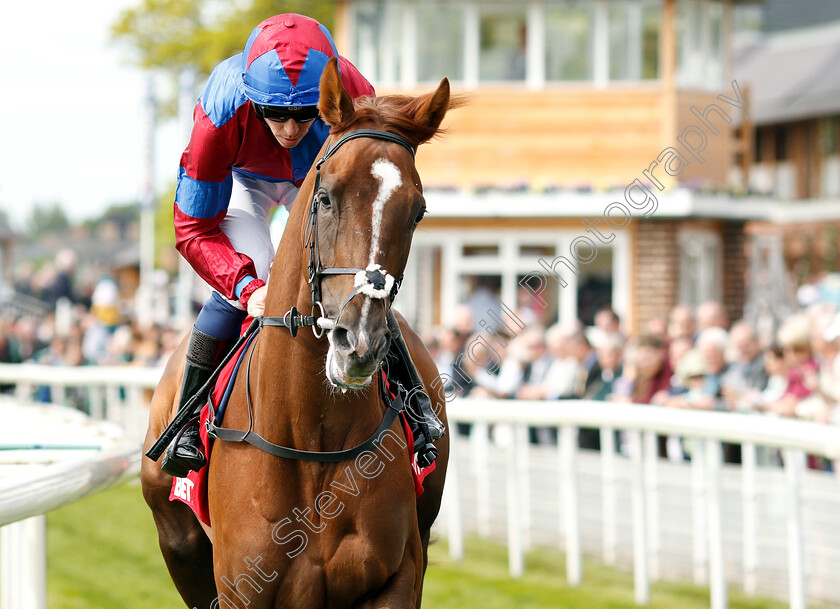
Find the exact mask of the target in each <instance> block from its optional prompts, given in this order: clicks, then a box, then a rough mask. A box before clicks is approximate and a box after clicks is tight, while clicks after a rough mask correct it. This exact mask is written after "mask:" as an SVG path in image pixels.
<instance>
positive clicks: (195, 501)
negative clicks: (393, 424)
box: [169, 346, 435, 526]
mask: <svg viewBox="0 0 840 609" xmlns="http://www.w3.org/2000/svg"><path fill="white" fill-rule="evenodd" d="M243 348H244V346H243ZM238 359H239V357H238V355H237V356H236V357H232V358H231V360H230V362H228V364H227V365H226V366H225V368H224V370H222V372H221V374H219V378H218V379H217V380H216V386H215V388H214V389H213V393H212V396H211V397H212V400H213V403H214V404H220V403H221V400H222V396H223V395H224V393H225V390H226V389H227V386H228V384H229V383H232V382H233V380H234V379H233V377H234V373H235V371H236V369H237V366H236V362H237V360H238ZM386 386H387V381H386ZM389 391H390V388H389ZM391 396H392V397H393V393H392V394H391ZM209 416H210V409H209V407H208V406H207V405H206V404H205V406H204V408H202V409H201V418H200V419H199V429H200V432H201V442H202V444H203V445H204V454H205V455H207V462H208V464H209V463H210V450H211V448H212V447H213V444H212V442H211V441H210V438H208V437H207V426H206V423H207V418H208V417H209ZM221 418H222V417H221V416H220V414H219V413H218V412H217V413H216V424H217V425H221V423H222V421H221ZM400 420H401V421H402V427H403V432H404V433H405V437H406V439H407V440H408V442H407V444H408V448H407V450H408V455H409V459H410V460H411V473H412V475H413V477H414V492H415V494H416V496H417V497H419V496H420V495H422V494H423V481H424V480H425V479H426V476H428V475H429V474H431V473H432V472H433V471H435V463H432V464H431V465H430V466H428V467H425V468H421V467H420V466H419V465H418V464H417V455H416V454H414V450H413V447H414V440H413V434H412V433H411V427H410V426H409V424H408V421H407V420H406V418H405V415H404V414H403V413H400ZM208 469H209V465H205V466H204V467H203V468H201V469H200V470H199V471H197V472H190V473H189V474H188V475H187V477H186V478H173V479H172V490H171V491H170V493H169V500H170V501H181V502H182V503H186V504H187V505H188V506H190V508H191V509H192V511H193V512H195V515H196V516H197V517H198V519H199V520H201V522H203V523H204V524H206V525H207V526H210V510H209V508H208V505H207V471H208Z"/></svg>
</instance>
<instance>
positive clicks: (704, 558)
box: [0, 364, 840, 609]
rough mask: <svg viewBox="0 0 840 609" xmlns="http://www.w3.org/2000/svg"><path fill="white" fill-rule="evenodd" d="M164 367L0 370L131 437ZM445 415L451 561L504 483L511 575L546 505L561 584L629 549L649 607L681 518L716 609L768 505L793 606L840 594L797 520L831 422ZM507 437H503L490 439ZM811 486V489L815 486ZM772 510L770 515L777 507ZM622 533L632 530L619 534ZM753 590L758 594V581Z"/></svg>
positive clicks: (836, 484)
mask: <svg viewBox="0 0 840 609" xmlns="http://www.w3.org/2000/svg"><path fill="white" fill-rule="evenodd" d="M161 372H162V371H161V370H160V369H140V368H132V367H81V368H76V367H49V366H36V365H10V364H6V365H0V384H14V385H16V387H17V389H16V393H17V395H18V396H20V397H23V398H28V397H29V396H30V393H31V392H32V390H33V389H34V388H35V387H37V386H43V385H48V386H50V387H51V388H52V392H53V399H56V398H58V401H61V398H62V397H64V396H66V395H67V392H68V391H69V390H71V389H84V390H85V391H86V392H87V399H88V400H89V411H90V412H91V414H92V416H93V417H94V418H102V419H105V420H109V421H113V422H117V423H119V424H120V425H122V426H123V427H124V428H126V430H127V431H128V434H129V436H130V437H132V438H141V437H142V434H143V432H144V431H145V427H146V421H147V418H148V401H149V397H150V390H151V389H154V387H155V386H156V385H157V382H158V380H159V378H160V375H161ZM449 418H450V421H451V422H452V423H453V424H454V423H458V422H461V423H469V424H471V425H472V433H471V436H470V439H469V440H468V441H465V440H464V438H463V437H459V436H458V435H457V434H455V433H454V432H453V433H452V434H451V439H452V443H453V448H452V451H453V458H452V459H451V465H450V471H449V476H448V480H447V490H446V505H447V511H446V514H447V517H446V518H445V519H444V520H443V521H442V522H441V525H442V526H445V527H446V529H447V535H448V536H449V539H450V552H451V553H452V555H453V557H455V558H460V557H461V556H463V552H464V549H463V548H464V546H463V535H464V528H465V523H467V524H468V527H467V528H469V526H472V527H473V528H474V529H475V530H476V532H477V533H479V534H485V535H487V534H490V533H491V532H492V530H491V529H492V528H493V522H492V516H493V514H492V512H493V510H494V509H496V507H497V506H494V504H493V501H494V500H495V499H494V495H493V492H494V491H495V490H496V489H497V488H500V487H501V488H504V491H505V495H504V498H503V499H502V501H501V503H502V504H503V505H502V510H503V511H504V518H505V522H506V525H503V528H504V530H505V535H506V538H507V543H508V548H509V567H510V572H511V574H512V575H513V576H519V575H521V574H522V572H523V570H524V552H525V551H526V549H527V548H528V547H530V545H531V541H532V540H531V537H533V536H534V535H543V534H544V531H545V527H543V528H542V529H540V528H539V527H538V526H537V525H539V523H538V522H537V521H538V520H539V518H541V517H542V518H545V517H546V512H547V513H548V514H549V516H548V519H549V521H553V523H554V525H555V526H554V532H555V533H557V532H559V534H560V535H559V539H562V540H563V542H564V545H565V549H566V552H567V578H568V581H569V583H570V584H571V585H577V584H578V583H580V581H581V578H582V577H583V566H582V565H583V563H582V554H583V551H584V549H586V550H587V552H589V553H592V550H593V547H597V548H598V549H600V553H601V556H602V558H603V560H604V562H606V563H607V564H616V563H617V562H621V560H622V557H623V554H622V553H623V552H624V550H626V549H627V548H628V547H630V548H632V551H631V553H630V555H629V557H628V559H627V562H629V564H631V565H632V568H633V572H634V582H635V597H636V601H637V602H638V603H639V604H647V603H648V602H649V599H650V582H651V581H652V580H655V579H657V578H659V577H661V576H662V575H663V574H664V573H666V572H669V573H670V572H672V571H669V569H671V568H672V566H673V564H672V563H674V562H676V561H677V559H679V558H680V557H675V556H673V555H670V554H666V552H668V551H672V550H669V549H668V547H667V546H668V542H669V535H670V534H671V531H670V530H668V527H670V526H672V524H671V523H672V522H676V521H678V520H682V521H685V522H687V526H688V533H687V537H688V542H687V543H686V544H684V545H686V546H687V547H688V548H690V550H689V557H688V560H689V561H690V566H689V570H688V573H689V575H688V578H693V579H694V581H695V582H697V583H701V584H705V583H708V585H709V587H710V589H711V605H712V608H713V609H723V608H724V607H726V606H727V587H726V586H727V581H728V580H729V581H730V582H731V581H732V580H733V576H734V574H737V575H738V576H739V577H740V581H741V583H742V585H743V588H744V591H745V592H747V593H748V594H754V593H756V591H757V590H758V589H759V586H758V583H757V582H758V581H759V580H758V576H759V575H760V569H759V567H760V566H761V564H762V562H764V561H766V557H765V554H766V553H767V550H766V547H765V546H766V543H765V535H766V533H765V530H764V528H763V527H764V520H765V519H766V518H765V517H766V511H767V505H768V504H772V507H773V509H774V510H776V511H779V510H781V511H782V512H783V515H782V516H781V519H782V520H781V522H782V523H783V528H784V530H785V534H784V536H783V540H782V541H781V542H779V547H778V548H777V547H773V548H772V550H773V551H774V552H776V553H777V554H778V553H779V552H782V553H783V554H784V555H785V557H784V559H783V568H784V569H786V571H787V577H786V582H787V583H786V586H785V592H786V593H787V595H788V598H789V602H790V606H791V607H792V608H793V609H805V607H806V598H807V591H808V590H809V589H810V590H813V589H815V588H818V591H817V592H818V594H815V596H820V594H819V593H820V592H825V594H823V595H821V596H825V597H826V598H831V599H833V600H834V602H840V580H834V581H827V583H825V585H824V586H823V588H820V587H819V586H815V585H813V584H814V581H816V579H815V577H811V579H810V580H809V570H810V571H814V572H815V571H816V570H817V568H816V566H814V564H813V563H814V560H813V559H812V558H811V554H812V553H811V550H810V549H809V546H808V545H807V543H808V541H809V539H808V535H806V533H808V531H810V530H811V529H808V530H806V525H808V524H809V522H810V521H807V519H806V518H805V517H806V516H808V513H807V510H809V509H810V510H811V511H814V509H812V507H813V506H815V505H817V502H818V501H822V497H823V496H828V497H829V498H830V500H831V501H834V500H835V499H836V500H837V505H836V507H833V508H832V509H834V510H835V511H836V510H840V481H838V480H837V479H835V478H833V477H830V476H824V478H825V480H821V481H819V482H818V483H816V482H813V481H812V477H813V476H812V472H806V467H805V462H806V455H818V456H822V457H825V458H827V459H830V460H834V459H840V429H838V428H834V427H828V426H820V425H815V424H810V423H804V422H799V421H791V420H787V419H774V418H771V417H767V416H760V415H742V414H735V413H715V412H695V411H682V410H669V409H663V408H655V407H646V406H639V405H626V404H612V403H605V402H591V401H562V402H523V401H510V400H506V401H497V400H455V401H454V402H452V403H450V404H449ZM529 426H532V427H549V428H555V429H557V430H558V434H559V438H560V441H559V450H557V448H556V447H540V446H535V445H533V444H530V443H529V442H528V431H527V428H528V427H529ZM453 427H454V425H453ZM491 427H493V428H495V429H496V430H497V431H503V430H507V434H504V433H497V434H496V438H497V440H495V441H491V440H490V437H489V432H488V430H489V429H490V428H491ZM580 427H586V428H598V429H600V438H601V452H600V453H594V454H593V453H592V451H579V450H578V447H577V440H576V430H577V428H580ZM615 431H621V433H622V434H623V437H624V438H625V439H626V449H625V451H624V453H623V454H622V453H620V452H618V451H617V450H616V445H615ZM657 435H663V436H675V437H678V438H681V439H682V442H683V443H684V444H685V445H686V447H688V448H689V449H690V452H691V454H692V455H693V458H692V460H691V462H690V463H682V464H673V463H669V462H667V461H665V460H663V459H659V458H658V457H657V450H656V443H657ZM505 436H506V437H507V440H506V441H499V440H498V438H504V437H505ZM721 442H729V443H734V444H740V445H741V447H742V465H740V466H737V467H731V466H729V465H724V464H722V459H721V450H720V443H721ZM763 447H769V448H770V449H772V450H774V451H779V454H780V455H781V457H782V459H781V462H782V463H783V464H784V466H783V469H779V467H764V466H762V465H760V464H759V461H760V459H759V457H758V456H757V455H760V454H762V453H761V451H764V452H766V450H767V448H763ZM493 458H497V460H498V462H497V465H498V466H499V467H500V473H499V474H497V475H496V478H493V477H492V475H491V472H490V471H489V468H488V466H487V464H486V461H487V460H488V459H490V460H492V459H493ZM541 460H542V461H541ZM545 463H550V464H551V468H550V470H551V473H550V474H549V478H550V479H551V480H553V482H551V484H552V485H554V486H556V490H555V491H554V495H553V497H552V498H551V499H550V500H547V499H546V498H545V497H544V496H539V495H538V493H539V488H540V484H542V482H541V480H543V479H538V478H539V476H544V475H545V472H544V471H543V470H541V469H540V467H541V464H545ZM546 471H548V470H546ZM501 472H504V473H501ZM782 472H783V473H782ZM502 480H504V484H502V483H501V482H502ZM593 480H595V481H597V482H596V483H595V484H594V486H595V487H596V490H597V500H596V501H590V500H589V499H587V497H589V498H591V497H592V496H594V495H593V489H592V487H593ZM675 480H676V482H675ZM543 481H544V480H543ZM815 484H818V485H821V486H819V488H816V487H814V485H815ZM669 485H670V486H669ZM680 485H682V486H680ZM768 485H769V486H770V487H772V488H773V489H775V491H776V492H777V493H780V494H779V496H778V497H776V499H777V500H778V501H773V502H769V501H766V500H765V497H766V495H767V491H766V488H765V487H768ZM733 487H734V488H735V490H734V491H733V490H732V488H733ZM535 488H536V489H537V492H535V490H534V489H535ZM669 489H670V490H671V491H673V492H672V493H671V495H674V494H675V493H676V494H677V495H678V496H679V500H681V501H686V502H687V504H686V505H685V506H683V507H684V511H685V512H686V513H679V512H678V511H677V510H675V509H674V508H673V505H672V504H673V501H672V498H669V499H668V501H670V502H671V503H666V502H665V499H664V498H665V497H666V495H667V493H668V491H669ZM803 489H804V491H803ZM470 493H472V495H470ZM543 494H545V493H543ZM669 497H671V496H669ZM470 499H472V500H473V501H474V504H475V505H474V509H475V517H474V518H473V517H472V514H471V515H470V518H465V509H466V506H467V503H468V501H469V500H470ZM583 500H586V501H587V502H589V503H582V501H583ZM779 503H780V504H781V506H779V505H777V504H779ZM625 504H626V505H625ZM733 504H737V506H735V505H733ZM593 506H595V507H596V508H597V509H593ZM782 507H783V509H782ZM732 510H736V511H737V512H738V513H737V522H736V523H735V527H736V528H737V530H738V533H739V538H738V547H736V548H735V549H734V550H733V546H732V542H731V540H730V539H729V537H731V536H727V535H726V534H725V533H726V531H725V526H726V525H729V526H728V528H731V526H732V518H733V516H732V514H731V512H732ZM593 512H595V513H597V515H598V518H599V521H598V523H597V525H598V530H597V533H594V532H593V527H592V526H590V524H591V518H592V516H593ZM675 512H678V513H675ZM775 516H778V514H776V513H775V512H774V517H775ZM581 523H583V524H585V525H586V527H587V528H582V527H581ZM628 531H630V532H632V536H631V538H630V539H629V540H626V539H625V537H626V536H627V533H628ZM832 534H833V533H832ZM811 536H813V535H811ZM838 539H840V528H837V533H836V538H835V539H832V540H830V541H828V542H826V544H825V545H826V546H827V548H828V549H827V550H826V552H828V553H829V554H830V556H829V557H828V558H824V557H821V558H820V564H822V563H823V562H825V563H827V564H831V565H834V564H837V567H838V568H837V569H835V571H836V572H840V551H838V550H837V548H838V547H840V542H838ZM625 541H626V543H624V542H625ZM774 543H775V542H774ZM597 551H598V550H597V549H596V552H597ZM832 552H833V554H831V553H832ZM736 556H737V558H733V557H736ZM809 561H810V562H809ZM832 561H834V562H832ZM809 565H810V566H809ZM727 576H729V577H727ZM777 579H778V578H777ZM811 580H813V581H811ZM809 584H811V585H809ZM821 585H822V584H821ZM832 586H833V588H832ZM760 589H761V591H762V593H764V592H766V587H765V585H764V583H762V585H761V587H760Z"/></svg>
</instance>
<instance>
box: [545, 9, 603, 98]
mask: <svg viewBox="0 0 840 609" xmlns="http://www.w3.org/2000/svg"><path fill="white" fill-rule="evenodd" d="M545 17H546V21H545V23H546V36H545V46H546V48H545V66H546V68H545V74H546V80H550V81H557V80H592V79H593V78H594V70H595V67H594V66H595V62H594V44H595V17H594V15H593V9H592V6H591V5H588V4H582V3H581V4H578V3H570V4H568V5H561V6H551V7H550V8H547V9H546V12H545Z"/></svg>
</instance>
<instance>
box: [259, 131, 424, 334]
mask: <svg viewBox="0 0 840 609" xmlns="http://www.w3.org/2000/svg"><path fill="white" fill-rule="evenodd" d="M359 138H367V139H374V140H382V141H385V142H392V143H394V144H399V145H400V146H402V147H403V148H405V149H406V150H408V152H409V153H410V154H411V158H412V159H413V158H414V155H415V151H414V148H413V147H412V145H411V143H410V142H409V141H408V140H407V139H405V138H404V137H403V136H401V135H399V134H396V133H391V132H389V131H380V130H378V129H356V130H354V131H348V132H347V133H345V134H344V135H342V136H341V137H340V138H338V139H337V140H336V141H335V143H334V144H332V145H330V143H329V142H328V143H327V148H326V150H325V151H324V155H323V156H322V157H321V158H320V159H318V161H317V162H316V163H315V170H316V174H315V186H314V187H313V189H312V201H311V203H310V206H309V215H308V216H307V219H306V231H305V233H304V239H306V240H307V241H308V243H307V248H308V249H309V278H308V282H309V284H310V286H311V292H312V315H302V314H300V312H299V311H298V310H297V308H296V307H292V308H291V309H289V311H287V312H286V314H285V315H283V316H282V317H263V318H262V322H261V323H262V325H264V326H275V327H281V328H288V330H289V332H290V333H291V335H292V336H297V331H298V328H301V327H312V328H313V330H312V332H313V333H314V334H315V337H316V338H321V337H322V336H323V335H324V331H325V330H331V329H332V328H333V327H334V326H335V324H336V323H337V322H338V319H339V318H340V317H341V313H342V311H344V308H345V307H346V306H347V305H348V304H350V301H351V300H353V298H355V297H356V296H357V295H358V294H367V295H368V296H370V297H371V298H385V297H387V298H388V299H389V300H390V302H391V303H393V302H394V298H396V296H397V292H398V291H399V289H400V285H401V284H402V278H400V279H398V280H395V279H394V278H393V277H392V276H391V275H389V274H388V273H387V271H385V270H384V269H382V268H380V267H379V265H378V264H373V265H370V266H368V267H367V268H366V269H359V268H350V267H329V268H325V267H324V265H323V264H321V252H320V248H319V247H318V208H319V204H320V201H319V197H318V190H319V188H320V186H321V166H322V165H323V164H324V163H325V162H326V161H328V160H329V159H330V158H331V157H332V156H333V155H334V154H335V153H336V152H337V151H338V149H339V148H341V147H342V146H343V145H344V144H346V143H347V142H349V141H351V140H355V139H359ZM331 275H355V276H356V278H355V281H354V289H353V291H352V292H351V293H350V294H349V295H348V296H347V298H345V299H344V302H343V303H342V304H341V306H340V307H339V310H338V313H337V314H336V316H335V319H330V318H328V317H327V316H326V315H325V312H324V306H323V304H322V303H321V280H322V279H323V278H324V276H331ZM317 310H320V312H321V315H320V317H318V316H316V315H315V312H316V311H317ZM315 327H318V328H320V332H318V331H317V330H315V329H314V328H315Z"/></svg>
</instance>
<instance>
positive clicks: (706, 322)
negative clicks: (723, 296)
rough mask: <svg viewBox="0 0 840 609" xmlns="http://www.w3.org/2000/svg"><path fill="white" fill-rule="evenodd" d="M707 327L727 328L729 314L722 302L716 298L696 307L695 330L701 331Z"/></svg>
mask: <svg viewBox="0 0 840 609" xmlns="http://www.w3.org/2000/svg"><path fill="white" fill-rule="evenodd" d="M709 328H723V329H724V330H727V329H728V328H729V316H728V315H727V314H726V308H725V307H724V306H723V303H721V302H718V301H716V300H709V301H707V302H704V303H703V304H701V305H699V306H698V307H697V332H698V333H700V332H703V331H704V330H708V329H709Z"/></svg>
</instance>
